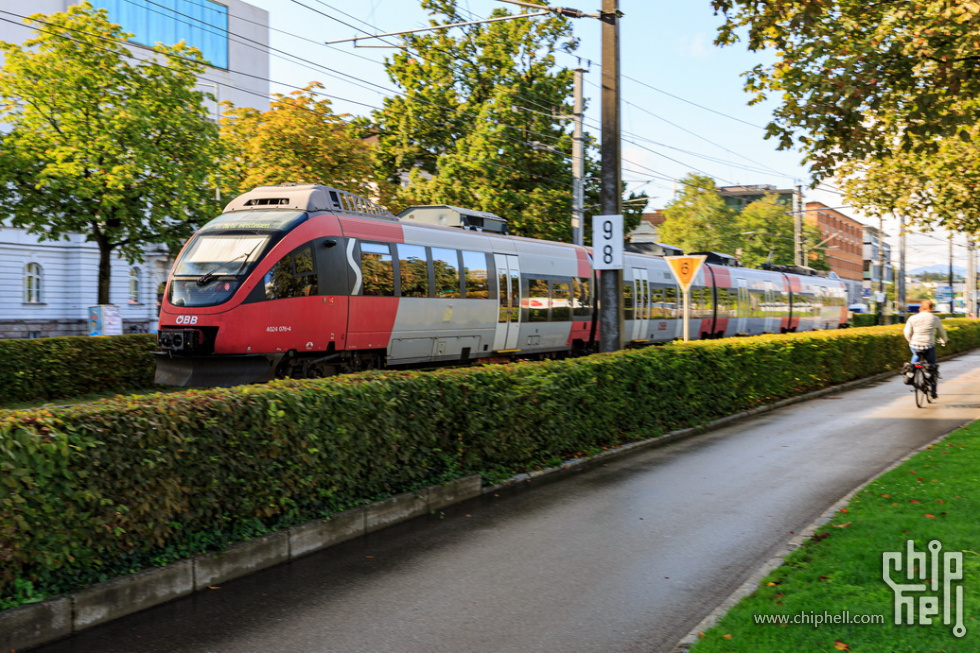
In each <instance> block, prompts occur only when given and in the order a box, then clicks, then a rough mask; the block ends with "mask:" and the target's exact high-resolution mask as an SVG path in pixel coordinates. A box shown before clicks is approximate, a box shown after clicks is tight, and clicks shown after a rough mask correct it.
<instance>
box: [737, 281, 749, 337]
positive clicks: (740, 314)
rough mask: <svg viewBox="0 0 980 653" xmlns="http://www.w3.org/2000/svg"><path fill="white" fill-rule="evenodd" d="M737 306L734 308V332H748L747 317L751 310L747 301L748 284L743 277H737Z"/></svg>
mask: <svg viewBox="0 0 980 653" xmlns="http://www.w3.org/2000/svg"><path fill="white" fill-rule="evenodd" d="M736 283H737V284H738V308H736V309H735V315H736V318H735V333H748V331H747V329H748V322H749V320H748V317H749V312H750V311H751V310H752V304H751V302H750V301H749V286H748V283H747V282H746V281H745V279H738V280H737V281H736Z"/></svg>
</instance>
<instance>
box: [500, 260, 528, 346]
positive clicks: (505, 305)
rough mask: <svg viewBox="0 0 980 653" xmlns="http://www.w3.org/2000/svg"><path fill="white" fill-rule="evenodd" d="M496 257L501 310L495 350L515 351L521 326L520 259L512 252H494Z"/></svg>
mask: <svg viewBox="0 0 980 653" xmlns="http://www.w3.org/2000/svg"><path fill="white" fill-rule="evenodd" d="M494 259H495V262H496V266H497V286H498V289H499V292H498V296H499V300H498V301H499V310H498V312H497V316H498V317H497V333H496V334H495V335H494V339H493V350H494V351H513V350H516V349H517V333H518V331H519V330H520V327H521V267H520V261H519V259H518V258H517V257H516V256H513V255H511V254H494Z"/></svg>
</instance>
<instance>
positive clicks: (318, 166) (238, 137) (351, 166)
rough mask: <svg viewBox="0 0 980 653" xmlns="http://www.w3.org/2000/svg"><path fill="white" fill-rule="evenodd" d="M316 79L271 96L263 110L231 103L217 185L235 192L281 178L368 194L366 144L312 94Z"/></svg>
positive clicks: (353, 128) (357, 131) (371, 159)
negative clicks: (294, 88)
mask: <svg viewBox="0 0 980 653" xmlns="http://www.w3.org/2000/svg"><path fill="white" fill-rule="evenodd" d="M322 88H323V85H322V84H319V83H317V82H313V83H311V84H309V85H308V86H307V87H306V88H304V89H303V90H301V91H294V92H292V93H290V94H289V95H278V94H277V95H276V96H275V100H274V101H273V102H272V103H271V104H270V107H269V109H268V110H267V111H259V110H257V109H253V108H248V107H243V108H231V109H229V110H228V111H226V112H225V114H224V118H223V119H222V121H221V140H222V143H223V144H224V146H225V156H224V158H223V159H222V163H221V187H222V189H223V190H224V191H226V192H227V193H228V194H230V195H238V194H240V193H243V192H246V191H249V190H251V189H253V188H255V187H256V186H262V185H275V184H282V183H286V182H296V183H303V184H324V185H327V186H333V187H335V188H340V189H341V190H346V191H350V192H353V193H358V194H361V195H370V194H371V193H372V189H371V186H370V183H371V181H372V179H373V177H374V156H373V152H372V148H371V147H370V146H369V145H368V144H367V142H366V141H365V140H364V139H363V138H361V128H360V127H357V126H355V125H354V124H352V123H351V122H347V121H345V120H344V118H345V116H341V115H337V114H335V113H333V111H332V109H331V108H330V101H329V100H327V99H318V98H317V94H318V91H320V90H321V89H322Z"/></svg>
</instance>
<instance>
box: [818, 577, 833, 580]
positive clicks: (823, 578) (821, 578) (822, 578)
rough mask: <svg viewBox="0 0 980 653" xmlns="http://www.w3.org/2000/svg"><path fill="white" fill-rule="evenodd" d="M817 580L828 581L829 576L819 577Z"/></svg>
mask: <svg viewBox="0 0 980 653" xmlns="http://www.w3.org/2000/svg"><path fill="white" fill-rule="evenodd" d="M817 580H830V576H821V577H820V578H818V579H817Z"/></svg>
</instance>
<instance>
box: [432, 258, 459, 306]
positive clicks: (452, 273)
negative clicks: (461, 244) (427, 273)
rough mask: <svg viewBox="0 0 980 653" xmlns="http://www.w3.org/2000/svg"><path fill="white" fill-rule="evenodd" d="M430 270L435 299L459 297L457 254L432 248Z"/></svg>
mask: <svg viewBox="0 0 980 653" xmlns="http://www.w3.org/2000/svg"><path fill="white" fill-rule="evenodd" d="M432 269H433V271H434V272H435V279H436V297H459V296H460V292H459V288H460V282H459V252H457V251H456V250H455V249H440V248H438V247H433V248H432Z"/></svg>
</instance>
